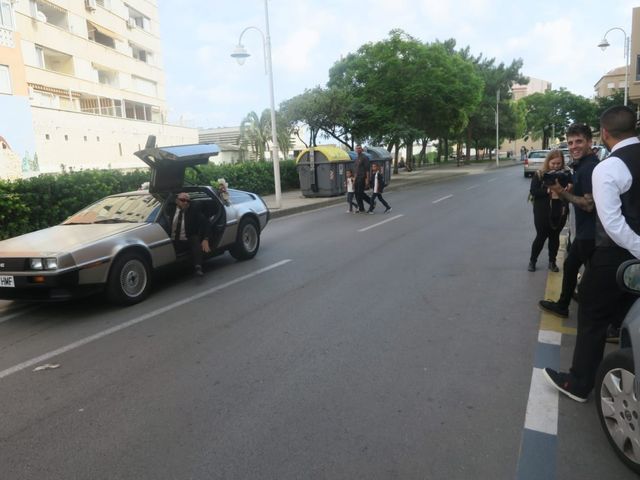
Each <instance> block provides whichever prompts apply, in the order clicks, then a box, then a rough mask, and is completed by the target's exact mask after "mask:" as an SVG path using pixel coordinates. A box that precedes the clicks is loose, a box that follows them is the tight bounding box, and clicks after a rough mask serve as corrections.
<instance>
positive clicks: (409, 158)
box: [404, 139, 413, 172]
mask: <svg viewBox="0 0 640 480" xmlns="http://www.w3.org/2000/svg"><path fill="white" fill-rule="evenodd" d="M405 145H406V146H407V158H406V160H405V161H404V164H405V167H406V168H407V172H411V171H413V139H407V140H406V142H405Z"/></svg>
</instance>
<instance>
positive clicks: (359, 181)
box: [353, 144, 373, 213]
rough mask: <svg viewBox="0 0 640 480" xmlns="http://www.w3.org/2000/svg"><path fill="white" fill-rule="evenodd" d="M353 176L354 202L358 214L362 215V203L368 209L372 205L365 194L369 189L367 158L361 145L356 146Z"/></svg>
mask: <svg viewBox="0 0 640 480" xmlns="http://www.w3.org/2000/svg"><path fill="white" fill-rule="evenodd" d="M354 170H355V171H354V172H353V173H354V175H355V177H356V180H355V183H354V189H355V193H356V202H357V203H358V212H359V213H364V212H365V210H364V202H367V204H368V205H369V207H371V205H373V204H372V203H371V199H370V198H369V195H367V194H366V193H365V190H366V189H368V188H369V158H368V157H367V156H366V155H365V154H364V153H363V151H362V145H360V144H358V145H356V161H355V165H354Z"/></svg>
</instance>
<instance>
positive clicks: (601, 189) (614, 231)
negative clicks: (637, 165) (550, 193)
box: [591, 137, 640, 258]
mask: <svg viewBox="0 0 640 480" xmlns="http://www.w3.org/2000/svg"><path fill="white" fill-rule="evenodd" d="M634 143H640V140H638V138H637V137H631V138H627V139H625V140H622V141H621V142H619V143H618V144H616V146H614V147H613V149H612V150H611V155H610V156H609V157H607V158H606V159H604V160H602V161H601V162H600V163H599V164H598V165H597V166H596V168H595V169H594V170H593V175H592V177H591V181H592V183H593V201H594V202H595V204H596V210H597V212H598V218H599V219H600V223H602V226H603V227H604V230H605V231H606V232H607V235H609V237H611V240H613V241H614V242H615V243H616V244H617V245H619V246H620V247H622V248H625V249H627V250H629V252H630V253H631V254H632V255H633V256H634V257H636V258H640V236H639V235H637V234H636V233H635V232H634V231H633V230H631V228H630V227H629V225H628V224H627V222H626V221H625V218H624V216H623V215H622V201H621V200H620V195H622V194H623V193H625V192H627V191H628V190H629V189H630V188H631V183H632V182H633V178H632V177H631V172H630V171H629V169H628V168H627V166H626V165H625V163H624V162H623V161H622V160H621V159H620V158H619V157H616V150H618V149H620V148H623V147H626V146H628V145H633V144H634ZM638 161H640V159H638ZM638 180H639V181H640V179H638Z"/></svg>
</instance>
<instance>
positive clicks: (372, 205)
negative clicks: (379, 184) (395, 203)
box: [369, 193, 391, 210]
mask: <svg viewBox="0 0 640 480" xmlns="http://www.w3.org/2000/svg"><path fill="white" fill-rule="evenodd" d="M376 198H377V199H378V200H380V203H381V204H382V205H384V208H387V209H389V208H391V207H390V206H389V204H388V203H387V202H386V201H385V199H384V198H382V194H381V193H372V194H371V205H370V207H369V210H373V207H374V206H375V203H376Z"/></svg>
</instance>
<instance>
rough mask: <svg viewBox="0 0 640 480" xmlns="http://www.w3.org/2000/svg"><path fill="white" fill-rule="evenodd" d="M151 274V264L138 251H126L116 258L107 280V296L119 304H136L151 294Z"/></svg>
mask: <svg viewBox="0 0 640 480" xmlns="http://www.w3.org/2000/svg"><path fill="white" fill-rule="evenodd" d="M150 284H151V276H150V273H149V265H148V263H147V261H146V259H145V258H144V257H142V256H141V255H139V254H137V253H125V254H123V255H120V256H119V257H118V258H116V261H115V262H114V264H113V266H112V267H111V271H110V272H109V280H108V282H107V297H108V299H109V300H110V301H111V302H113V303H116V304H118V305H134V304H136V303H138V302H141V301H142V300H144V299H145V298H147V296H148V295H149V289H150V286H151V285H150Z"/></svg>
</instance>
